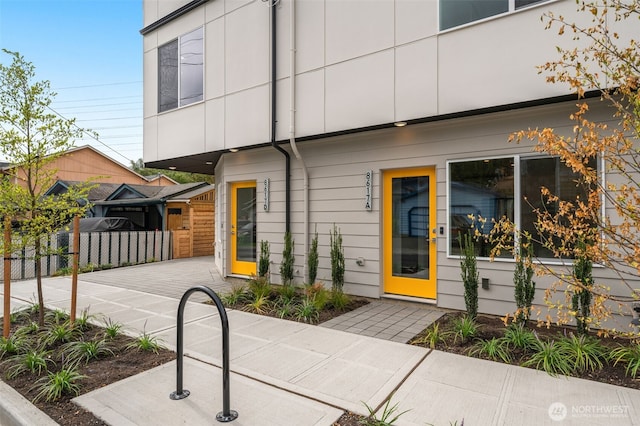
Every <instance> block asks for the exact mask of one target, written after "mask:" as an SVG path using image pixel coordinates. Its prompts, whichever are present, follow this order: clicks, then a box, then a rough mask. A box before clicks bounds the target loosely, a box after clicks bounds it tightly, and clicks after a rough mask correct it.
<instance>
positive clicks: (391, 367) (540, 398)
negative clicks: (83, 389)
mask: <svg viewBox="0 0 640 426" xmlns="http://www.w3.org/2000/svg"><path fill="white" fill-rule="evenodd" d="M194 265H195V263H191V262H188V261H185V262H184V263H182V262H181V261H171V262H164V263H162V264H153V265H143V266H139V267H132V268H126V269H130V270H129V271H123V270H121V269H125V268H121V269H114V270H111V271H103V272H96V273H91V274H84V275H81V276H80V282H79V298H78V303H79V306H82V307H87V306H89V307H90V313H93V314H97V313H101V314H104V315H107V316H108V317H110V318H111V319H112V320H113V321H118V322H121V323H123V324H124V325H125V327H126V329H127V330H128V331H129V332H130V333H132V334H137V333H139V332H140V331H142V330H143V329H144V330H146V332H147V333H153V334H154V335H156V336H158V337H159V338H162V339H163V340H164V342H165V344H166V345H167V346H168V347H171V348H173V347H175V339H176V336H175V315H176V310H177V306H178V299H177V298H176V297H168V296H166V295H158V294H151V293H148V292H142V291H139V290H132V289H129V288H126V287H127V283H126V282H125V279H124V278H123V277H124V275H125V273H126V275H127V276H129V277H130V278H128V279H130V280H132V281H135V282H136V285H141V284H140V283H141V282H143V281H147V282H149V283H159V282H163V280H165V279H167V277H166V275H167V274H169V273H174V272H175V271H177V270H179V269H181V268H185V269H187V270H189V271H191V272H192V273H193V274H194V275H193V279H194V280H198V279H199V278H198V277H199V276H200V275H198V274H197V273H195V272H194V271H193V269H194ZM169 266H171V267H170V268H168V267H169ZM154 267H158V269H155V268H154ZM167 268H168V269H167ZM135 271H138V273H139V274H138V276H137V279H136V274H135V273H134V272H135ZM156 271H159V272H157V274H159V275H160V276H156ZM170 271H171V272H170ZM184 272H185V274H178V275H179V276H181V277H184V276H186V271H184ZM109 274H113V275H111V277H109ZM201 274H203V275H204V273H201ZM210 280H211V281H210V282H209V283H206V282H202V283H201V282H198V284H205V285H207V284H208V285H211V283H212V282H214V283H215V282H216V278H215V276H214V277H213V278H210ZM70 281H71V280H70V279H69V278H64V277H62V278H52V279H46V280H45V281H44V293H45V298H46V300H47V304H48V305H49V306H51V307H57V308H61V309H68V306H69V300H70V293H69V289H70ZM96 281H101V282H102V284H100V283H97V282H96ZM109 281H111V284H109ZM169 281H170V282H169V283H167V286H170V287H172V288H173V289H172V290H171V291H175V292H177V293H180V295H181V292H182V291H184V290H186V289H187V288H188V287H191V285H192V284H193V283H179V282H177V281H184V280H175V279H174V280H171V279H169ZM107 284H109V285H107ZM220 285H223V284H220ZM180 286H183V288H184V290H183V289H181V288H179V287H180ZM34 290H35V283H34V282H32V281H24V282H16V283H14V284H13V286H12V296H14V298H15V306H18V305H20V304H23V303H26V302H28V301H29V300H30V299H32V294H33V293H34ZM163 291H168V290H167V289H163ZM396 304H397V303H396V302H392V303H389V302H376V303H374V304H372V306H371V307H370V308H369V310H370V314H369V315H368V318H369V319H368V320H364V321H369V322H373V323H372V324H370V325H369V326H368V327H367V328H365V327H364V326H362V327H356V326H355V324H357V323H358V321H359V320H357V319H356V320H355V321H356V322H355V323H352V322H353V320H354V318H346V319H345V320H344V321H342V325H340V326H339V324H340V322H335V324H333V325H328V326H325V327H318V326H311V325H307V324H299V323H295V322H291V321H285V320H279V319H275V318H269V317H261V316H257V315H252V314H248V313H245V312H239V311H229V312H228V316H229V324H230V332H231V336H230V343H231V352H230V359H231V370H232V374H231V381H230V383H231V409H233V410H236V411H238V412H239V414H240V416H239V418H238V419H237V420H235V421H234V422H233V423H232V424H236V425H258V426H261V425H278V426H283V425H285V426H286V425H291V426H305V425H326V426H329V425H331V424H332V423H333V422H334V421H335V420H337V419H338V417H339V416H340V415H341V414H342V412H343V411H344V410H350V411H354V412H357V413H361V414H367V413H368V411H367V409H366V407H365V405H364V404H367V405H368V406H370V407H379V406H381V405H383V404H384V403H385V402H386V401H387V400H388V399H389V398H392V399H391V404H392V405H393V404H395V403H398V410H399V411H398V412H402V411H405V410H409V411H407V412H406V413H405V414H404V415H402V416H401V417H400V419H399V421H398V422H397V423H396V424H398V425H425V424H434V425H450V424H454V422H456V421H457V422H458V424H460V421H461V420H462V419H463V418H464V421H465V424H466V425H467V426H469V425H531V426H533V425H552V424H554V425H555V424H562V425H574V424H575V425H578V424H579V425H636V424H639V423H640V391H636V390H631V389H626V388H620V387H616V386H611V385H606V384H602V383H596V382H591V381H585V380H580V379H573V378H568V379H567V378H554V377H550V376H548V375H547V374H546V373H543V372H539V371H535V370H531V369H526V368H521V367H515V366H510V365H503V364H499V363H494V362H489V361H484V360H479V359H474V358H468V357H463V356H458V355H453V354H448V353H444V352H438V351H429V350H426V349H424V348H418V347H414V346H409V345H405V344H401V343H396V342H393V341H388V340H382V339H379V338H373V337H369V336H364V335H360V334H353V333H350V332H347V331H342V330H338V329H336V328H337V327H338V326H339V327H347V328H346V329H349V328H353V329H354V331H356V330H355V329H359V330H360V331H364V330H367V329H369V328H371V327H374V324H375V323H377V324H379V325H378V328H380V327H383V325H382V324H383V322H382V321H383V320H382V319H380V318H381V317H376V315H379V314H380V310H384V309H385V308H384V306H394V305H396ZM386 309H392V310H393V309H396V308H386ZM420 309H426V310H429V309H431V310H433V308H432V307H421V308H420ZM405 310H406V308H405ZM398 313H399V312H396V314H398ZM392 315H393V314H392ZM399 315H402V314H401V313H399ZM417 315H425V316H424V318H423V320H424V321H425V324H424V326H426V325H427V324H426V322H428V321H429V320H430V319H429V318H430V317H429V315H431V317H434V316H436V315H437V313H426V314H425V313H424V312H422V313H419V314H417ZM355 316H356V317H357V316H358V315H355ZM373 318H377V319H373ZM405 318H406V316H405ZM378 319H380V320H379V321H378ZM349 324H351V325H349ZM383 328H384V327H383ZM386 328H387V329H389V328H390V326H389V327H386ZM346 329H345V330H346ZM389 331H390V330H389ZM184 332H185V333H184V339H185V353H186V354H187V357H186V358H185V368H184V374H185V376H184V387H185V388H186V389H189V390H190V391H191V395H190V396H189V397H188V398H186V399H184V400H181V401H173V400H170V399H169V394H170V393H171V392H172V391H174V390H175V386H176V366H175V362H171V363H168V364H166V365H163V366H161V367H158V368H155V369H153V370H149V371H147V372H145V373H142V374H140V375H137V376H134V377H131V378H128V379H126V380H123V381H120V382H118V383H115V384H112V385H110V386H107V387H105V388H102V389H99V390H96V391H93V392H90V393H88V394H85V395H83V396H81V397H78V398H76V402H77V403H78V404H80V405H82V406H83V407H85V408H87V409H89V410H91V411H92V412H94V413H95V414H96V416H98V417H100V418H102V419H104V420H105V421H106V422H107V423H108V424H111V425H141V426H142V425H177V424H189V425H205V424H214V423H216V422H215V420H213V419H214V417H215V414H216V413H217V412H219V411H220V410H221V409H222V402H221V401H222V396H221V389H222V384H221V377H220V376H221V373H220V365H221V348H220V340H221V339H220V335H221V329H220V320H219V318H218V314H217V312H216V310H215V308H214V307H212V306H209V305H203V304H200V303H194V302H189V303H188V304H187V307H186V309H185V328H184ZM371 332H379V330H377V329H376V330H371ZM400 334H401V332H398V333H396V334H395V336H393V337H398V336H399V335H400ZM399 338H400V337H398V339H399ZM403 338H404V337H403ZM1 404H2V405H5V404H4V402H2V403H1ZM4 408H5V410H9V411H11V408H10V407H9V408H7V407H4ZM16 410H19V409H16ZM0 418H2V417H0ZM15 424H28V422H27V423H24V422H23V423H15ZM32 424H36V423H33V422H32ZM38 424H42V423H41V422H40V420H38Z"/></svg>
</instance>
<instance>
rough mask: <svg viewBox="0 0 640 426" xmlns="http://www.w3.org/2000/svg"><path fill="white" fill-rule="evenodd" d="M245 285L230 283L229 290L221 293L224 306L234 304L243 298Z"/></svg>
mask: <svg viewBox="0 0 640 426" xmlns="http://www.w3.org/2000/svg"><path fill="white" fill-rule="evenodd" d="M245 292H246V287H245V286H244V285H235V284H234V285H232V286H231V291H230V292H228V293H225V294H223V295H222V297H221V299H222V303H224V304H225V305H226V306H235V305H236V304H238V303H241V302H242V301H243V300H245V297H246V294H245Z"/></svg>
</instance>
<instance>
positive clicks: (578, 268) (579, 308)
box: [571, 242, 593, 335]
mask: <svg viewBox="0 0 640 426" xmlns="http://www.w3.org/2000/svg"><path fill="white" fill-rule="evenodd" d="M586 248H587V245H586V244H585V243H584V242H581V243H580V244H579V245H578V249H579V250H581V252H580V253H582V254H579V255H578V256H577V257H576V259H575V261H574V263H573V275H574V277H575V280H576V283H577V284H578V285H575V286H572V288H573V292H574V293H573V296H572V298H571V307H572V309H573V311H574V312H575V316H576V325H577V327H578V333H579V334H583V335H586V334H587V332H588V331H589V323H590V322H591V321H590V319H589V318H590V316H591V288H592V286H593V277H592V269H593V263H592V262H591V260H590V259H589V258H588V256H587V255H586V253H587V249H586Z"/></svg>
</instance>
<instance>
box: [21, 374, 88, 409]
mask: <svg viewBox="0 0 640 426" xmlns="http://www.w3.org/2000/svg"><path fill="white" fill-rule="evenodd" d="M84 378H86V376H83V375H82V374H80V373H79V372H78V370H77V368H76V367H73V366H67V367H65V368H63V369H62V370H60V371H58V372H55V373H49V374H48V375H47V377H42V378H40V379H39V380H38V381H37V382H36V383H35V385H34V387H35V388H36V389H39V392H38V394H37V395H36V397H35V398H34V400H33V401H34V402H37V401H39V400H40V399H42V398H44V399H45V401H47V402H52V401H56V400H58V399H59V398H60V397H61V396H62V395H63V394H68V393H71V394H73V395H75V396H77V395H78V393H80V385H79V383H78V382H79V381H80V380H82V379H84Z"/></svg>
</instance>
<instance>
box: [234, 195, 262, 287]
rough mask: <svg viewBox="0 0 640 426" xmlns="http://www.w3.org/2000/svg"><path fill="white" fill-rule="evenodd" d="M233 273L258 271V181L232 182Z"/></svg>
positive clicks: (245, 273) (247, 273)
mask: <svg viewBox="0 0 640 426" xmlns="http://www.w3.org/2000/svg"><path fill="white" fill-rule="evenodd" d="M230 222H231V227H230V229H229V231H230V233H231V235H230V240H231V273H232V274H238V275H251V274H255V273H256V248H257V245H256V183H255V182H235V183H232V184H231V221H230Z"/></svg>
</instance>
